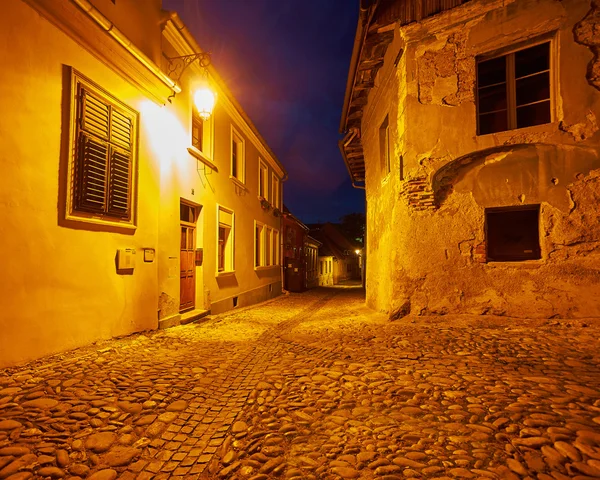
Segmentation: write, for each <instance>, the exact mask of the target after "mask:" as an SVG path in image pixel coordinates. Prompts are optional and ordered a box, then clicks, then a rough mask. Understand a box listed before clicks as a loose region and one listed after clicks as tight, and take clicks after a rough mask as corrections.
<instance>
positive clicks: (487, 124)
mask: <svg viewBox="0 0 600 480" xmlns="http://www.w3.org/2000/svg"><path fill="white" fill-rule="evenodd" d="M504 130H508V116H507V114H506V110H504V111H500V112H495V113H485V114H483V115H479V135H485V134H486V133H494V132H502V131H504Z"/></svg>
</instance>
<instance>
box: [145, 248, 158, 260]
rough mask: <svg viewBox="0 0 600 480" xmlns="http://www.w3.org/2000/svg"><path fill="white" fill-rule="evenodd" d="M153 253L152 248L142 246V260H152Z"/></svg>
mask: <svg viewBox="0 0 600 480" xmlns="http://www.w3.org/2000/svg"><path fill="white" fill-rule="evenodd" d="M155 253H156V252H155V250H154V249H153V248H144V262H148V263H151V262H153V261H154V255H155Z"/></svg>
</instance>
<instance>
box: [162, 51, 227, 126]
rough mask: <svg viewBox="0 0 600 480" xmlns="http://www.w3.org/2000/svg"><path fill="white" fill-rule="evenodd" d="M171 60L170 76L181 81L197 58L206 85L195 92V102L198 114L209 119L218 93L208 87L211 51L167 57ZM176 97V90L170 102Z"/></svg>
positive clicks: (177, 81) (204, 118) (176, 80)
mask: <svg viewBox="0 0 600 480" xmlns="http://www.w3.org/2000/svg"><path fill="white" fill-rule="evenodd" d="M167 60H169V72H168V76H169V77H171V78H173V77H175V78H174V80H175V83H179V80H180V79H181V77H182V75H183V72H185V70H186V69H187V68H188V67H189V66H190V65H191V64H192V63H194V62H195V61H196V60H198V64H199V65H200V67H201V68H202V74H203V76H204V84H205V86H203V87H201V88H199V89H198V90H196V92H195V93H194V104H195V106H196V109H197V110H198V115H200V118H202V120H205V121H206V120H208V119H209V118H210V116H211V115H212V112H213V109H214V107H215V102H216V97H217V96H216V94H215V93H214V92H213V91H212V90H211V89H210V88H209V87H208V66H209V65H210V53H206V52H201V53H193V54H192V55H182V56H180V57H167ZM174 97H175V92H173V94H172V95H171V96H170V97H169V99H168V100H169V103H170V102H171V100H172V99H173V98H174Z"/></svg>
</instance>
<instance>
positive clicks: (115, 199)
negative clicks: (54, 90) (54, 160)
mask: <svg viewBox="0 0 600 480" xmlns="http://www.w3.org/2000/svg"><path fill="white" fill-rule="evenodd" d="M73 82H74V92H75V98H74V100H73V107H74V109H75V114H74V119H75V122H76V123H75V125H72V128H74V135H73V138H74V140H75V145H74V146H73V161H72V164H71V165H70V175H71V178H72V181H71V182H70V183H69V185H70V188H71V191H70V207H69V208H68V211H67V216H68V217H69V216H71V215H73V216H76V217H78V218H86V217H87V218H96V219H97V218H100V219H103V220H106V221H110V222H118V223H129V224H132V223H133V217H134V215H133V211H134V206H135V202H134V200H135V199H134V191H135V188H134V186H135V184H134V182H135V175H134V171H135V164H136V149H135V147H136V139H137V123H138V122H137V119H138V114H137V112H135V111H134V110H132V109H131V108H129V107H128V106H127V105H125V104H123V103H121V102H120V101H119V100H117V99H116V98H114V97H113V96H112V95H110V94H108V93H107V92H105V91H103V90H101V89H100V88H99V87H98V86H96V85H95V84H94V83H92V82H91V81H90V80H88V79H86V78H85V77H83V76H82V75H80V74H79V73H78V72H75V71H73Z"/></svg>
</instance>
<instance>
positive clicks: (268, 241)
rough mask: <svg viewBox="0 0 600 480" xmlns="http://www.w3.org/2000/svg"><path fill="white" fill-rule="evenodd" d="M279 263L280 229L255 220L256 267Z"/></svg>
mask: <svg viewBox="0 0 600 480" xmlns="http://www.w3.org/2000/svg"><path fill="white" fill-rule="evenodd" d="M277 265H279V230H276V229H274V228H273V227H271V226H269V225H266V224H264V223H262V222H259V221H256V220H255V221H254V269H255V270H261V269H264V268H270V267H274V266H277Z"/></svg>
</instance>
